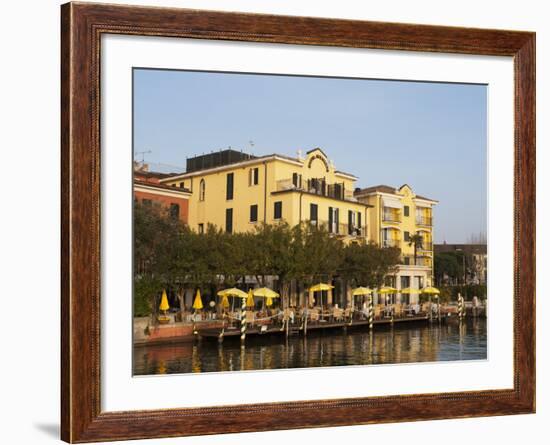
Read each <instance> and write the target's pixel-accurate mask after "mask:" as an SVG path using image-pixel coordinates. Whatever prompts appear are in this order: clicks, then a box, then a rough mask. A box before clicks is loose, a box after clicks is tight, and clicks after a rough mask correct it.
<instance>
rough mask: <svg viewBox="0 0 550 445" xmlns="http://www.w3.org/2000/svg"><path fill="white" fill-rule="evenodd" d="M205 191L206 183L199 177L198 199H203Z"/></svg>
mask: <svg viewBox="0 0 550 445" xmlns="http://www.w3.org/2000/svg"><path fill="white" fill-rule="evenodd" d="M205 192H206V183H205V182H204V179H201V182H200V184H199V201H204V195H205Z"/></svg>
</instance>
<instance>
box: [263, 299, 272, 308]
mask: <svg viewBox="0 0 550 445" xmlns="http://www.w3.org/2000/svg"><path fill="white" fill-rule="evenodd" d="M265 305H266V306H267V307H269V306H273V300H272V299H271V297H267V300H265Z"/></svg>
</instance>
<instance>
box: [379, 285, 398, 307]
mask: <svg viewBox="0 0 550 445" xmlns="http://www.w3.org/2000/svg"><path fill="white" fill-rule="evenodd" d="M396 292H397V289H396V288H395V287H391V286H382V287H381V288H380V289H378V293H379V294H385V295H386V303H388V304H389V301H390V297H389V295H390V294H395V293H396Z"/></svg>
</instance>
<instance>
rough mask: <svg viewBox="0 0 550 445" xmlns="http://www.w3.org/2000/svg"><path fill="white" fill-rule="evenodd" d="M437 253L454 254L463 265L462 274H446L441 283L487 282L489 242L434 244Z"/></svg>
mask: <svg viewBox="0 0 550 445" xmlns="http://www.w3.org/2000/svg"><path fill="white" fill-rule="evenodd" d="M434 252H435V254H436V255H441V254H454V255H456V257H457V261H458V262H459V264H461V266H462V274H460V276H456V277H453V276H449V275H446V274H445V275H444V276H442V277H441V284H487V244H486V243H478V244H448V243H443V244H434Z"/></svg>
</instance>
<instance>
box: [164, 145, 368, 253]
mask: <svg viewBox="0 0 550 445" xmlns="http://www.w3.org/2000/svg"><path fill="white" fill-rule="evenodd" d="M356 179H357V178H356V177H355V176H353V175H351V174H349V173H344V172H341V171H338V170H336V169H335V167H334V165H333V163H332V162H331V161H330V160H329V159H328V157H327V156H326V154H325V153H324V152H323V151H322V150H321V149H319V148H316V149H314V150H311V151H308V152H307V153H306V154H305V156H303V157H302V156H301V155H298V157H296V158H291V157H288V156H282V155H276V154H273V155H268V156H261V157H254V156H251V155H246V154H243V153H240V152H235V151H233V150H225V151H223V152H219V153H212V154H211V155H202V156H198V157H195V158H191V159H188V160H187V169H186V173H184V174H181V175H176V176H171V177H169V178H164V179H161V180H160V182H161V184H164V185H168V186H172V187H175V188H182V189H189V191H190V197H189V226H190V227H191V228H192V229H193V230H196V231H197V232H199V233H200V232H203V231H204V230H206V228H207V225H208V224H209V223H211V224H214V225H216V226H217V227H219V228H222V229H224V230H225V231H227V232H229V233H236V232H246V231H251V230H254V228H255V227H256V226H257V225H258V224H259V223H262V222H264V223H267V224H273V223H276V222H278V221H286V222H287V223H288V224H290V225H291V226H293V225H296V224H299V223H301V222H303V221H309V222H311V223H312V224H317V225H324V226H325V227H326V228H327V229H328V231H329V232H330V233H332V234H334V235H335V236H338V237H340V238H342V240H343V241H344V242H365V241H366V238H367V220H368V215H367V209H368V208H369V207H370V205H369V204H368V203H365V202H360V201H358V199H357V198H356V197H355V196H354V194H353V190H354V184H355V181H356Z"/></svg>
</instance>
